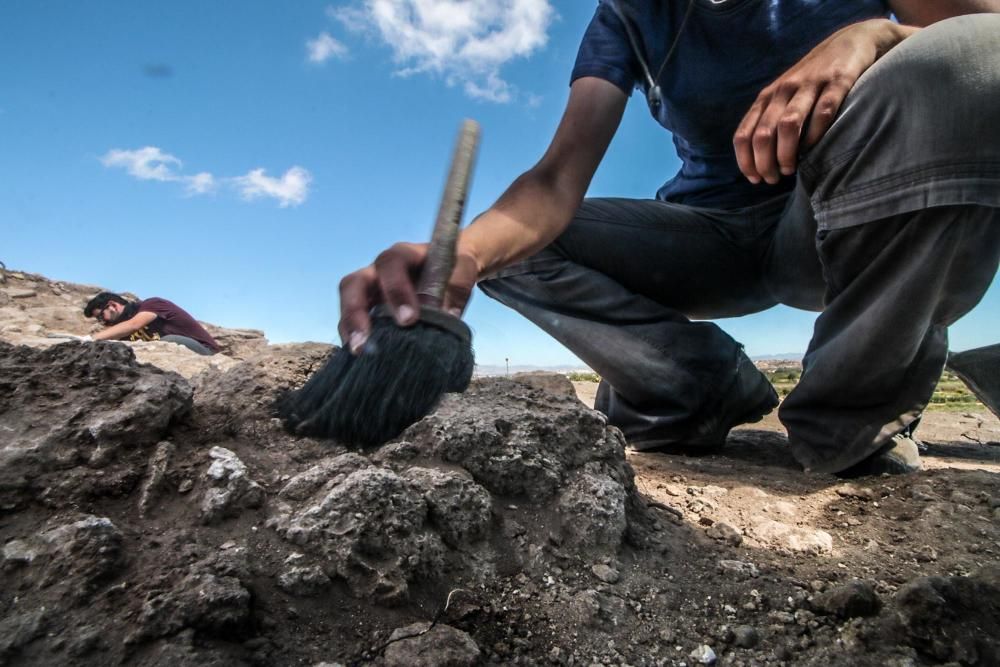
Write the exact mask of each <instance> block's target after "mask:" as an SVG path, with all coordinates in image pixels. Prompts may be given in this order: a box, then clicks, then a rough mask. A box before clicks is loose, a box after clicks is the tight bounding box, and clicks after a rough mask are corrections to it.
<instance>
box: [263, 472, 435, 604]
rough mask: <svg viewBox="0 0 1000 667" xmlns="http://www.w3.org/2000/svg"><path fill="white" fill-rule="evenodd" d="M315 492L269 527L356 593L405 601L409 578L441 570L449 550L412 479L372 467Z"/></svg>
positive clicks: (386, 599) (390, 600)
mask: <svg viewBox="0 0 1000 667" xmlns="http://www.w3.org/2000/svg"><path fill="white" fill-rule="evenodd" d="M317 495H319V496H320V497H318V498H316V499H315V500H312V499H311V500H310V501H309V502H307V503H306V504H305V505H304V506H303V507H302V508H300V509H298V510H295V509H291V508H287V509H285V510H284V511H283V512H281V513H279V514H278V516H276V517H275V518H273V519H272V520H271V521H269V525H270V526H271V527H273V528H275V529H276V530H277V531H278V532H279V533H280V534H281V535H282V536H283V537H285V539H287V540H289V541H290V542H292V543H293V544H296V545H297V546H299V547H300V548H301V549H302V550H303V551H305V552H306V553H308V554H311V555H313V556H314V557H317V558H319V559H320V560H321V561H323V562H324V563H325V569H326V571H327V572H328V573H329V574H330V575H331V576H339V577H342V578H343V579H345V580H346V581H347V583H348V585H349V586H350V588H351V590H352V591H353V592H355V594H357V595H359V596H366V595H374V596H375V597H376V598H377V599H378V600H380V601H381V602H383V603H387V604H391V603H393V602H399V601H402V600H403V599H405V598H406V595H407V593H408V582H409V581H411V580H413V579H415V578H418V577H434V576H437V575H439V574H440V570H441V568H442V566H443V558H444V549H445V547H444V544H443V542H442V539H441V537H440V535H439V534H438V533H437V532H435V531H433V530H432V529H431V527H430V526H429V525H428V505H427V501H426V500H425V499H424V494H423V489H422V488H421V487H420V486H418V485H417V484H416V483H414V482H413V481H412V480H409V479H406V478H404V477H402V476H400V475H398V474H396V473H395V472H393V471H391V470H388V469H385V468H380V467H375V466H369V467H367V468H364V469H361V470H357V471H355V472H352V473H350V474H349V475H347V476H346V477H344V478H343V480H342V481H341V482H340V483H339V484H335V485H333V486H332V488H329V489H328V490H327V491H326V492H325V493H323V494H317Z"/></svg>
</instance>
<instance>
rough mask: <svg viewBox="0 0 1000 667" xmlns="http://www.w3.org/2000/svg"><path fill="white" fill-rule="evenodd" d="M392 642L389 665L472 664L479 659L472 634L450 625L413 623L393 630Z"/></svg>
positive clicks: (449, 666)
mask: <svg viewBox="0 0 1000 667" xmlns="http://www.w3.org/2000/svg"><path fill="white" fill-rule="evenodd" d="M389 642H390V644H389V646H387V647H386V649H385V664H386V667H471V666H472V665H475V664H477V662H478V660H479V647H478V646H476V642H474V641H473V640H472V637H470V636H469V635H468V633H465V632H463V631H461V630H458V629H457V628H453V627H451V626H450V625H444V624H439V625H434V626H433V627H429V624H427V623H414V624H412V625H408V626H406V627H402V628H397V629H396V630H394V631H393V633H392V635H391V636H390V637H389Z"/></svg>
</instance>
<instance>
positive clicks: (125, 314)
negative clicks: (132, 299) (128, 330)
mask: <svg viewBox="0 0 1000 667" xmlns="http://www.w3.org/2000/svg"><path fill="white" fill-rule="evenodd" d="M138 312H139V304H137V303H127V304H125V307H124V308H123V309H122V312H121V315H119V316H118V317H116V318H115V319H113V320H112V321H110V322H108V326H111V325H114V324H119V323H120V322H125V321H127V320H130V319H132V318H133V317H135V315H136V313H138Z"/></svg>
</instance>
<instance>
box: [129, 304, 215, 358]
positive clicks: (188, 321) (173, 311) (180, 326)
mask: <svg viewBox="0 0 1000 667" xmlns="http://www.w3.org/2000/svg"><path fill="white" fill-rule="evenodd" d="M139 312H140V313H153V314H154V315H156V319H155V320H153V321H152V322H150V323H149V324H148V325H146V328H147V329H149V331H150V332H151V333H157V334H160V336H187V337H188V338H193V339H194V340H196V341H198V342H199V343H201V344H202V345H204V346H205V347H207V348H208V349H210V350H212V351H213V352H218V351H219V349H220V348H219V344H218V343H216V342H215V339H214V338H212V336H211V334H209V333H208V332H207V331H205V327H203V326H201V325H200V324H198V322H197V321H196V320H195V319H194V318H193V317H191V316H190V315H189V314H188V312H187V311H186V310H184V309H183V308H181V307H180V306H178V305H177V304H176V303H174V302H172V301H167V300H166V299H161V298H159V297H153V298H151V299H143V300H142V301H140V302H139Z"/></svg>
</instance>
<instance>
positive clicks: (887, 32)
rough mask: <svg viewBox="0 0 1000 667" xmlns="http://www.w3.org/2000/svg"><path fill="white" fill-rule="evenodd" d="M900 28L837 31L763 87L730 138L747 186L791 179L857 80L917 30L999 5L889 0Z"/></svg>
mask: <svg viewBox="0 0 1000 667" xmlns="http://www.w3.org/2000/svg"><path fill="white" fill-rule="evenodd" d="M889 6H890V9H891V10H892V11H893V13H894V14H896V16H897V17H898V18H899V20H900V21H901V22H902V25H901V24H899V23H894V22H892V21H890V20H888V19H871V20H868V21H861V22H860V23H855V24H853V25H849V26H846V27H845V28H841V29H840V30H838V31H837V32H835V33H834V34H832V35H830V36H829V37H827V38H826V39H825V40H823V41H822V42H820V43H819V45H817V46H816V47H815V48H814V49H813V50H812V51H810V52H809V53H808V54H806V56H805V57H804V58H802V60H800V61H799V62H797V63H796V64H795V65H793V66H792V67H791V69H789V70H788V71H787V72H785V73H784V74H782V75H781V76H780V77H778V78H777V79H776V80H775V81H774V82H772V83H771V84H770V85H768V86H766V87H765V88H764V89H763V90H762V91H761V92H760V94H759V95H758V96H757V99H756V100H755V101H754V103H753V105H751V107H750V110H749V111H747V113H746V115H745V116H744V117H743V120H742V121H741V122H740V125H739V127H738V128H737V129H736V133H735V134H734V135H733V148H734V149H735V151H736V161H737V162H738V163H739V167H740V171H741V172H743V175H744V176H746V177H747V179H748V180H749V181H750V182H751V183H760V182H761V181H766V182H768V183H772V184H773V183H777V182H778V181H779V180H780V178H781V176H782V175H785V176H788V175H790V174H793V173H795V169H796V168H797V166H798V156H799V153H800V152H801V151H802V149H803V148H809V147H811V146H813V145H815V144H816V142H818V141H819V140H820V139H821V138H822V136H823V135H824V134H826V131H827V130H828V129H830V125H832V124H833V120H834V118H836V116H837V112H838V111H839V110H840V105H841V104H843V102H844V98H846V97H847V93H849V92H850V90H851V88H853V87H854V84H855V83H856V82H857V80H858V78H859V77H860V76H861V75H862V74H863V73H864V71H865V70H867V69H868V68H869V67H871V66H872V65H873V64H874V63H875V61H876V60H878V59H879V58H881V57H882V56H883V55H885V54H886V53H887V52H888V51H889V50H890V49H892V48H893V47H894V46H896V45H897V44H899V43H900V42H901V41H903V40H904V39H906V38H907V37H909V36H910V35H912V34H913V33H915V32H917V31H918V30H919V29H920V27H923V26H927V25H929V24H931V23H934V22H935V21H939V20H941V19H945V18H950V17H952V16H959V15H961V14H973V13H981V12H998V11H1000V0H934V1H933V2H930V1H928V0H890V1H889Z"/></svg>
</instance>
